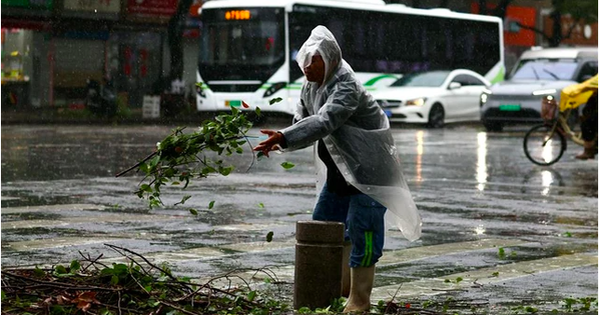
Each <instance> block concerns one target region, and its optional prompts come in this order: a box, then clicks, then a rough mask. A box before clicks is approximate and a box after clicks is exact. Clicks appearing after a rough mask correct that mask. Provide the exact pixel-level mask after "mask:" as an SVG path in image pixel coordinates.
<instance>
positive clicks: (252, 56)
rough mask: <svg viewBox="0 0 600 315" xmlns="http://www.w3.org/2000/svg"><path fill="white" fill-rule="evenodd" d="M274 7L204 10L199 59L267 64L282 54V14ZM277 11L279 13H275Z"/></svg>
mask: <svg viewBox="0 0 600 315" xmlns="http://www.w3.org/2000/svg"><path fill="white" fill-rule="evenodd" d="M278 10H279V11H283V10H282V9H275V8H260V9H257V8H252V9H249V10H246V9H235V10H231V9H219V10H205V11H203V12H202V16H203V30H202V39H201V43H202V45H201V47H200V56H199V62H200V64H204V65H214V66H217V65H218V66H231V65H244V66H250V65H255V66H269V65H274V64H276V63H278V62H280V61H282V60H283V59H284V57H285V51H284V47H285V38H284V35H283V23H282V22H283V14H282V12H281V13H279V12H277V11H278ZM277 13H279V14H277Z"/></svg>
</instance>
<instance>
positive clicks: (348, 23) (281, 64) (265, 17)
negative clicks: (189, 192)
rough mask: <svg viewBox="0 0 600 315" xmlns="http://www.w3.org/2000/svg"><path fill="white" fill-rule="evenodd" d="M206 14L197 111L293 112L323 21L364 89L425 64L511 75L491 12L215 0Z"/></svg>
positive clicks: (494, 76) (491, 76)
mask: <svg viewBox="0 0 600 315" xmlns="http://www.w3.org/2000/svg"><path fill="white" fill-rule="evenodd" d="M201 21H202V31H201V36H200V52H199V58H198V71H197V79H198V82H201V83H202V88H199V89H198V93H197V109H198V111H221V110H229V108H230V107H232V106H234V107H240V109H242V110H253V109H255V108H256V107H260V109H261V111H262V112H277V113H285V114H293V113H294V111H295V108H296V104H297V102H298V100H299V97H300V90H301V87H302V83H303V80H304V77H303V73H302V71H301V70H300V68H299V67H298V64H297V62H296V60H295V57H296V53H297V52H298V50H299V49H300V46H301V45H302V44H303V43H304V41H305V40H306V39H307V38H308V36H309V35H310V32H311V30H312V29H313V28H314V27H316V26H317V25H324V26H326V27H327V28H328V29H329V30H331V32H332V33H333V34H334V35H335V37H336V39H337V41H338V43H339V44H340V47H341V49H342V57H343V58H344V59H345V60H346V61H347V62H348V63H349V64H350V65H351V66H352V68H353V69H354V71H355V72H356V74H357V77H358V79H359V80H360V81H361V82H362V84H363V85H364V86H365V88H366V89H367V90H371V91H372V90H377V89H380V88H382V87H386V86H388V85H390V84H391V83H392V82H394V81H395V80H397V79H398V78H400V77H401V76H402V75H403V74H406V73H413V72H419V71H428V70H442V69H457V68H463V69H470V70H473V71H475V72H477V73H479V74H481V75H482V76H484V77H485V78H487V79H488V80H489V81H491V82H492V83H493V82H498V81H501V80H502V79H503V78H504V72H505V66H504V47H503V38H502V32H503V27H502V20H501V19H499V18H497V17H492V16H484V15H475V14H467V13H459V12H453V11H450V10H448V9H415V8H410V7H407V6H405V5H401V4H385V3H384V2H383V1H371V0H362V1H361V0H356V1H341V0H337V1H336V0H279V1H271V0H254V1H241V0H214V1H209V2H206V3H205V4H204V5H203V7H202V9H201ZM278 98H280V99H281V101H280V102H276V103H274V104H271V102H270V101H271V100H273V99H278ZM242 105H243V106H242Z"/></svg>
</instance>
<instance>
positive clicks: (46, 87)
mask: <svg viewBox="0 0 600 315" xmlns="http://www.w3.org/2000/svg"><path fill="white" fill-rule="evenodd" d="M176 8H177V0H143V1H140V0H83V1H82V0H62V1H56V0H6V1H5V0H3V1H2V109H3V110H5V109H8V108H19V107H29V106H31V107H42V106H57V107H59V106H81V105H82V102H83V100H84V98H85V95H86V92H87V89H86V86H87V82H88V80H96V81H98V82H101V83H102V84H105V85H107V86H110V88H111V89H112V90H113V91H114V92H115V93H116V94H117V95H118V98H119V99H120V100H121V101H122V102H123V103H124V104H128V106H131V107H140V106H141V104H142V99H143V96H144V95H146V94H156V93H160V92H161V91H160V88H161V86H162V85H161V84H160V83H161V82H162V81H164V80H163V78H164V77H165V76H166V75H168V71H169V49H168V46H167V23H168V21H169V19H170V18H171V16H172V15H173V14H174V13H175V11H176ZM192 9H195V11H194V12H192V14H190V17H189V19H188V25H189V30H186V32H185V33H186V34H185V37H186V38H185V40H184V43H185V51H186V56H189V55H191V56H190V57H189V58H187V59H186V61H187V62H188V64H186V65H185V68H186V69H195V68H196V65H195V61H194V59H195V58H194V57H193V56H194V55H195V54H197V48H196V47H195V46H197V37H198V35H199V29H197V28H198V26H199V23H197V22H196V21H197V18H198V15H197V12H198V5H197V4H196V5H194V6H193V8H192ZM194 28H195V29H194ZM191 74H193V77H192V76H191ZM186 79H187V80H186V81H188V82H190V83H192V82H193V81H194V80H195V71H186Z"/></svg>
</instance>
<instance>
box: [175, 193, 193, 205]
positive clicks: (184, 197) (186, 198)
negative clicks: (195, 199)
mask: <svg viewBox="0 0 600 315" xmlns="http://www.w3.org/2000/svg"><path fill="white" fill-rule="evenodd" d="M190 198H192V196H190V195H185V196H183V197H182V198H181V201H179V202H178V203H176V204H175V205H182V204H184V203H185V202H186V201H187V200H188V199H190Z"/></svg>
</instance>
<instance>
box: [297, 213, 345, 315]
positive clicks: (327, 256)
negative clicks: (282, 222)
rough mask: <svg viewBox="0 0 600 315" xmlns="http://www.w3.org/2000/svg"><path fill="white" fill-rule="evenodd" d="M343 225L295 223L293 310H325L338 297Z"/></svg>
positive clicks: (340, 284)
mask: <svg viewBox="0 0 600 315" xmlns="http://www.w3.org/2000/svg"><path fill="white" fill-rule="evenodd" d="M343 253H344V224H343V223H339V222H328V221H298V222H296V267H295V270H294V309H300V308H302V307H308V308H310V309H311V310H314V309H315V308H323V307H327V306H328V305H330V304H331V302H332V301H333V299H337V298H340V297H341V294H342V259H343Z"/></svg>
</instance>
